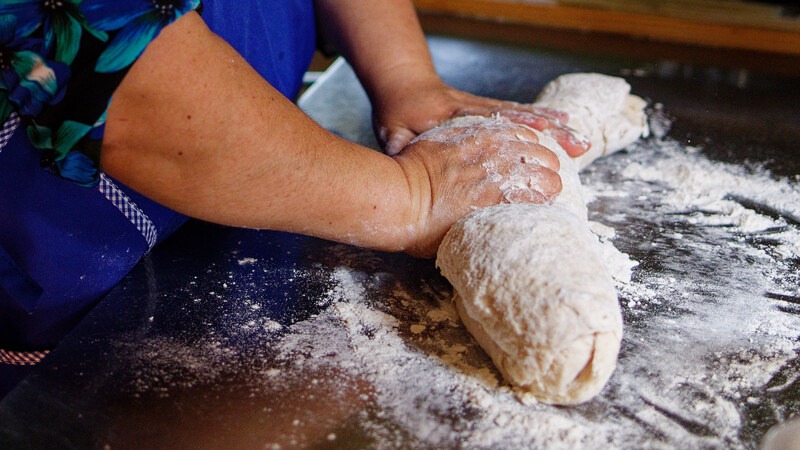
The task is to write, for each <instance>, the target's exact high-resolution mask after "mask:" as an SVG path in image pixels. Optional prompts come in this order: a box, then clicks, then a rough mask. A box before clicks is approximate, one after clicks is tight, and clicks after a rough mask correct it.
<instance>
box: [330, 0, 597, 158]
mask: <svg viewBox="0 0 800 450" xmlns="http://www.w3.org/2000/svg"><path fill="white" fill-rule="evenodd" d="M315 5H316V7H317V15H318V22H319V23H320V25H321V28H322V32H323V35H324V36H325V38H326V39H328V40H329V41H331V42H332V43H333V44H334V46H335V47H336V48H337V50H339V51H340V52H342V54H343V55H344V56H345V58H347V60H348V61H349V62H350V64H352V65H353V67H354V69H355V70H356V73H357V74H358V76H359V79H360V80H361V83H362V85H363V86H364V89H365V90H366V91H367V94H368V95H369V97H370V100H371V102H372V106H373V117H374V121H375V131H376V135H377V136H378V139H379V141H380V142H381V144H382V145H383V146H384V149H385V150H386V152H387V153H388V154H390V155H394V154H397V153H399V152H400V151H401V150H402V149H403V147H405V145H406V144H408V143H409V142H410V141H411V140H412V139H413V138H414V137H416V136H417V135H419V134H420V133H422V132H425V131H427V130H428V129H430V128H432V127H434V126H436V125H438V124H440V123H441V122H442V121H444V120H447V119H450V118H452V117H454V116H459V115H464V114H477V115H484V116H488V115H492V114H496V113H497V114H500V115H505V116H506V117H509V118H510V119H511V120H513V121H515V122H517V123H523V124H525V125H528V126H531V127H533V128H536V129H538V130H540V131H546V130H547V131H549V132H550V133H552V136H553V137H554V138H555V139H556V140H557V141H558V143H559V144H561V146H562V147H563V148H564V150H566V151H567V153H568V154H570V155H571V156H579V155H581V154H583V153H585V152H586V150H588V147H589V144H588V142H587V141H582V140H580V139H577V138H576V137H575V136H574V135H573V134H572V133H571V131H570V130H569V129H567V128H566V126H565V124H566V122H567V120H566V117H565V116H564V115H563V114H560V113H558V112H555V111H550V110H546V109H544V108H536V107H533V106H531V105H524V104H519V103H514V102H506V101H499V100H495V99H490V98H484V97H479V96H476V95H471V94H469V93H466V92H462V91H459V90H457V89H453V88H451V87H450V86H447V85H446V84H445V83H444V82H442V80H441V79H440V78H439V76H438V75H437V74H436V71H435V69H434V66H433V62H432V61H431V56H430V53H429V51H428V47H427V42H426V41H425V36H424V35H423V33H422V28H421V27H420V24H419V21H418V19H417V16H416V11H415V10H414V6H413V3H412V2H411V0H381V1H363V0H315Z"/></svg>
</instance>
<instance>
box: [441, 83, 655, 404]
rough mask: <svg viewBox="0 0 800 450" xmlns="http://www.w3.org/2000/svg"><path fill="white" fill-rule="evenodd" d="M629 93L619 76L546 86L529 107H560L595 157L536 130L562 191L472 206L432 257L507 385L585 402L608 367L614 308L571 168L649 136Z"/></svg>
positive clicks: (615, 341)
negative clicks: (545, 202)
mask: <svg viewBox="0 0 800 450" xmlns="http://www.w3.org/2000/svg"><path fill="white" fill-rule="evenodd" d="M629 91H630V86H628V84H627V83H626V82H625V81H624V80H622V79H620V78H614V77H609V76H605V75H600V74H570V75H565V76H562V77H560V78H558V79H556V80H554V81H553V82H551V83H550V84H549V85H548V86H547V87H546V88H545V89H544V90H543V91H542V94H541V96H540V98H539V100H537V102H536V104H537V105H541V106H547V107H550V108H554V109H559V110H561V111H564V112H566V113H568V114H569V116H570V119H569V123H568V125H569V126H570V127H572V128H574V129H576V130H577V131H578V132H580V133H582V134H584V135H585V136H587V137H588V138H589V139H590V140H591V142H592V150H591V151H590V152H591V154H590V155H589V156H586V157H584V158H583V159H582V160H581V161H577V160H575V159H572V158H570V157H569V156H567V154H566V152H565V151H564V150H563V149H562V148H561V147H560V146H559V145H558V144H557V143H556V141H555V140H554V139H552V138H550V137H549V136H547V135H546V134H544V133H540V132H537V135H538V136H539V138H540V143H541V144H542V145H544V146H546V147H548V148H549V149H551V150H552V151H554V152H555V153H556V155H558V157H559V160H560V162H561V169H560V171H559V174H560V175H561V178H562V185H563V188H562V192H561V194H559V196H558V198H557V199H556V201H555V202H554V203H553V205H551V206H542V205H530V204H504V205H498V206H493V207H489V208H484V209H480V210H477V211H475V212H473V213H471V214H469V215H467V216H466V217H464V218H463V219H461V220H460V221H459V222H458V223H457V224H456V225H454V226H453V228H452V229H451V230H450V231H449V232H448V233H447V235H446V236H445V238H444V240H443V241H442V244H441V246H440V247H439V251H438V255H437V261H436V263H437V266H438V267H439V268H440V270H441V272H442V274H443V275H444V276H445V277H447V279H448V280H449V281H450V282H451V283H452V285H453V287H454V291H455V295H454V299H455V302H456V308H457V309H458V312H459V315H460V317H461V319H462V321H463V322H464V324H465V326H466V327H467V329H468V330H469V331H470V333H472V335H473V336H474V337H475V339H476V340H477V341H478V343H479V344H480V345H481V346H482V347H483V349H484V350H486V352H487V353H488V354H489V356H490V357H491V358H492V360H493V361H494V363H495V365H496V366H497V368H498V369H499V370H500V372H501V373H502V375H503V376H504V377H505V379H506V380H507V381H509V382H510V383H512V384H514V385H516V386H517V387H519V388H520V389H522V390H524V391H527V392H530V393H531V394H533V396H534V397H536V398H537V399H538V400H539V401H542V402H546V403H554V404H575V403H580V402H584V401H586V400H588V399H590V398H591V397H593V396H594V395H596V394H597V393H599V392H600V391H601V390H602V388H603V386H604V385H605V383H606V382H607V381H608V379H609V377H610V376H611V374H612V372H613V371H614V368H615V366H616V360H617V354H618V353H619V347H620V342H621V338H622V316H621V311H620V307H619V303H618V302H617V295H616V291H615V289H614V284H613V281H612V279H611V275H610V274H609V273H608V270H607V269H606V268H605V267H604V265H603V261H602V259H601V250H600V244H599V242H598V241H597V238H596V237H595V236H594V235H593V234H592V233H591V231H590V230H589V227H588V221H587V213H586V203H585V201H584V200H583V197H582V195H581V186H580V180H579V178H578V169H579V164H580V165H585V164H588V163H589V162H591V161H593V160H594V159H596V158H597V157H599V156H603V155H606V154H608V153H610V152H612V151H616V150H619V149H621V148H623V147H625V146H626V145H628V144H630V143H631V142H633V141H635V140H636V139H638V138H639V136H642V135H643V134H646V133H647V127H646V117H645V114H644V112H643V109H644V106H645V102H644V101H643V100H641V99H640V98H638V97H635V96H631V95H629ZM460 120H471V121H476V120H486V121H489V120H493V119H476V118H474V117H473V118H468V119H460Z"/></svg>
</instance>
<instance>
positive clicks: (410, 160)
mask: <svg viewBox="0 0 800 450" xmlns="http://www.w3.org/2000/svg"><path fill="white" fill-rule="evenodd" d="M395 160H396V161H397V162H398V163H399V164H400V166H401V167H402V169H403V172H404V173H405V176H406V178H407V180H408V184H409V188H410V191H411V197H410V198H411V199H412V205H413V206H412V209H413V210H414V211H413V213H412V214H411V217H412V222H413V223H412V224H411V225H410V227H409V229H411V230H412V233H411V236H410V237H411V240H410V243H409V244H408V245H407V246H405V248H404V249H403V250H404V251H406V252H408V253H410V254H412V255H415V256H425V257H429V256H434V255H435V254H436V250H437V248H438V245H439V243H440V242H441V240H442V239H443V238H444V235H445V233H447V230H449V229H450V227H451V226H452V225H453V224H454V223H455V222H456V221H457V220H458V219H459V218H461V217H462V216H463V215H465V214H467V213H469V212H471V210H473V209H476V208H480V207H485V206H491V205H495V204H498V203H547V202H549V201H551V200H552V199H553V198H554V196H555V195H557V194H558V193H559V192H560V191H561V178H560V177H559V176H558V169H559V161H558V157H557V156H556V155H555V154H554V153H553V152H551V151H550V150H548V149H547V148H545V147H543V146H541V145H539V144H538V138H537V136H536V134H535V133H534V132H533V131H532V130H530V129H529V128H527V127H525V126H521V125H518V124H516V123H514V122H512V121H511V120H509V119H507V118H504V117H495V118H488V119H484V118H474V117H465V118H462V119H460V120H455V121H453V122H450V123H448V124H445V125H444V126H441V127H438V128H434V129H432V130H430V131H428V132H426V133H423V134H421V135H420V136H418V137H417V138H416V139H414V140H413V141H412V142H411V143H410V144H409V145H408V146H407V147H406V148H405V150H404V151H403V152H402V153H400V154H399V155H398V156H397V157H395Z"/></svg>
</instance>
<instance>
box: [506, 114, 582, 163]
mask: <svg viewBox="0 0 800 450" xmlns="http://www.w3.org/2000/svg"><path fill="white" fill-rule="evenodd" d="M497 114H499V115H500V116H502V117H506V118H508V119H509V120H511V121H512V122H514V123H519V124H522V125H527V126H529V127H531V128H533V129H535V130H539V131H541V132H545V133H548V134H549V135H550V136H551V137H552V138H553V139H555V140H556V142H558V145H560V146H561V148H563V149H564V151H566V152H567V154H568V155H569V156H571V157H573V158H574V157H576V156H580V155H582V154H584V153H586V152H587V151H589V148H590V147H591V143H590V142H589V141H588V140H587V139H585V138H583V137H582V136H580V134H579V133H578V132H577V131H575V130H573V129H571V128H569V127H568V126H567V125H566V120H563V121H562V120H561V119H562V118H563V117H566V116H567V115H566V114H565V113H557V112H556V111H553V110H550V109H546V108H536V107H531V111H520V110H502V111H498V112H497Z"/></svg>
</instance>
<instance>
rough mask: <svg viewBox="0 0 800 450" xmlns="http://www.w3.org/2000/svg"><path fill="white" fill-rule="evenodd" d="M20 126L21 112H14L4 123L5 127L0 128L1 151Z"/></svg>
mask: <svg viewBox="0 0 800 450" xmlns="http://www.w3.org/2000/svg"><path fill="white" fill-rule="evenodd" d="M18 126H19V114H17V113H16V112H12V113H11V115H10V116H8V119H6V121H5V123H4V124H3V128H0V151H3V149H4V148H5V147H6V144H8V141H10V140H11V136H13V135H14V131H16V130H17V127H18Z"/></svg>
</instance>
